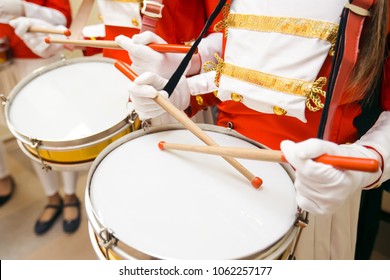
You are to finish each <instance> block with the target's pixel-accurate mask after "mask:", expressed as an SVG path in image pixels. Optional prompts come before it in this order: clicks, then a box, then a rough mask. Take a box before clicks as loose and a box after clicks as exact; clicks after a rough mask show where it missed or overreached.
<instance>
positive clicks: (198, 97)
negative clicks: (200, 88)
mask: <svg viewBox="0 0 390 280" xmlns="http://www.w3.org/2000/svg"><path fill="white" fill-rule="evenodd" d="M195 99H196V102H198V105H202V104H203V97H202V96H200V95H197V96H196V97H195Z"/></svg>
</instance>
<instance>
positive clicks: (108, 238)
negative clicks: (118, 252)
mask: <svg viewBox="0 0 390 280" xmlns="http://www.w3.org/2000/svg"><path fill="white" fill-rule="evenodd" d="M99 237H100V239H101V240H102V241H101V242H99V244H100V245H101V246H102V247H103V248H104V250H105V253H106V257H107V258H108V250H109V249H111V248H112V247H114V246H116V245H117V243H118V239H116V238H115V237H114V235H113V232H112V231H111V230H110V229H108V228H103V229H102V230H101V231H100V232H99Z"/></svg>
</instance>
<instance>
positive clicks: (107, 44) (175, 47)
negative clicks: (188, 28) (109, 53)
mask: <svg viewBox="0 0 390 280" xmlns="http://www.w3.org/2000/svg"><path fill="white" fill-rule="evenodd" d="M45 42H46V43H47V44H64V45H76V46H81V47H93V48H104V49H122V48H121V47H120V46H119V45H118V44H117V43H116V42H115V41H109V40H71V39H61V38H50V37H47V38H45ZM148 47H150V48H151V49H153V50H155V51H157V52H162V53H164V52H169V53H187V52H188V50H189V49H190V48H191V46H186V45H180V44H154V43H152V44H149V45H148ZM195 53H196V52H195Z"/></svg>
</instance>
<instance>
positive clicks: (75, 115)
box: [8, 59, 129, 141]
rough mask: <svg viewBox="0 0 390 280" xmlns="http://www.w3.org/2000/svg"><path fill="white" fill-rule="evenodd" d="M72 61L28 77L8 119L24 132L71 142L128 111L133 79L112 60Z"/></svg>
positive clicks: (105, 126) (115, 121)
mask: <svg viewBox="0 0 390 280" xmlns="http://www.w3.org/2000/svg"><path fill="white" fill-rule="evenodd" d="M75 61H76V62H72V60H69V61H67V62H65V63H56V64H53V65H58V67H54V68H53V66H52V65H50V66H48V68H47V69H45V68H43V70H41V72H42V73H40V74H36V72H34V73H33V74H32V75H31V76H30V77H27V79H25V80H23V81H22V82H23V85H22V87H19V90H18V91H17V92H16V93H14V95H13V99H12V100H11V103H10V105H9V112H8V121H9V123H10V124H11V126H12V128H13V129H14V130H16V131H17V132H19V133H21V134H22V135H26V136H29V137H31V138H36V139H39V140H46V141H67V140H74V139H80V138H84V137H88V136H91V135H95V134H97V133H99V132H102V131H105V130H107V129H109V128H111V127H113V126H114V125H116V124H118V123H119V122H121V121H122V120H124V119H125V118H126V116H127V115H128V108H127V103H128V102H127V100H128V92H127V87H128V83H129V80H128V79H127V78H126V77H125V76H124V75H123V74H122V73H120V72H119V71H118V70H117V69H116V68H115V66H114V64H113V63H112V61H111V60H105V59H101V60H82V59H78V60H75Z"/></svg>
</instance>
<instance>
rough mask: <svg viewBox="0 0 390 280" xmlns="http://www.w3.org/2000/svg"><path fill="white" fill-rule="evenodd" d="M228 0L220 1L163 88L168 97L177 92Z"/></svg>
mask: <svg viewBox="0 0 390 280" xmlns="http://www.w3.org/2000/svg"><path fill="white" fill-rule="evenodd" d="M225 3H226V0H220V1H219V3H218V5H217V6H216V7H215V9H214V11H213V12H212V13H211V15H210V17H209V18H208V19H207V21H206V24H205V26H204V27H203V30H202V32H201V33H200V35H199V37H198V38H197V39H196V40H195V42H194V43H193V45H192V46H191V48H190V50H189V51H188V53H187V54H186V55H185V56H184V58H183V60H182V61H181V62H180V64H179V66H178V67H177V69H176V71H175V72H174V73H173V74H172V76H171V78H170V79H169V81H168V83H167V84H166V85H165V87H164V88H163V90H164V91H166V92H167V93H168V96H171V95H172V93H173V91H174V90H175V88H176V86H177V83H178V82H179V80H180V78H181V76H182V75H183V73H184V71H185V70H186V68H187V65H188V64H189V63H190V61H191V58H192V55H193V54H194V53H195V50H196V48H197V47H198V45H199V43H200V41H201V40H202V38H203V36H204V35H205V34H206V32H207V30H208V29H209V27H210V26H211V24H212V23H213V21H214V19H215V18H216V17H217V15H218V14H219V12H220V11H221V10H222V8H223V6H224V5H225Z"/></svg>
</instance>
